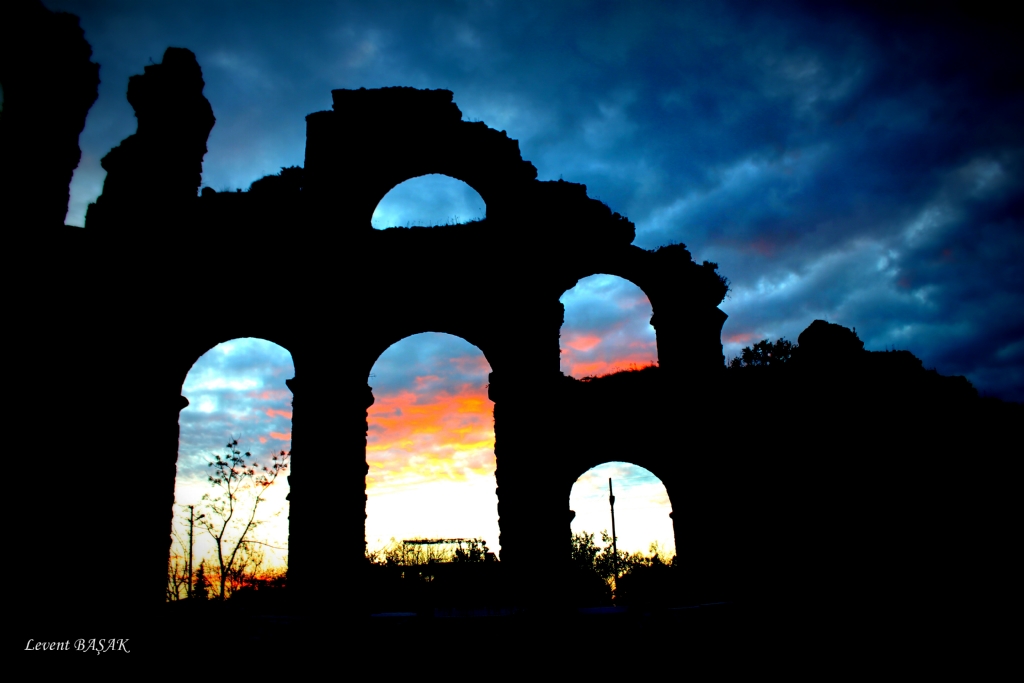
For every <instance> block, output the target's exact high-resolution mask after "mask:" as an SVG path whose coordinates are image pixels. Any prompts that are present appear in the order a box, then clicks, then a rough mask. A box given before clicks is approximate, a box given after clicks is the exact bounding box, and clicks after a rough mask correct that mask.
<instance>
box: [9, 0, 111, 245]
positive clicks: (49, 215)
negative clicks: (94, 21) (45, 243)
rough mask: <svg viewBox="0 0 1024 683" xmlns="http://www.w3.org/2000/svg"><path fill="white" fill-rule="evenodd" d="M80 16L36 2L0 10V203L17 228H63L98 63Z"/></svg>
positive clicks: (19, 0)
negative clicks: (0, 92) (0, 91)
mask: <svg viewBox="0 0 1024 683" xmlns="http://www.w3.org/2000/svg"><path fill="white" fill-rule="evenodd" d="M91 57H92V48H91V47H90V46H89V43H88V42H87V41H86V40H85V37H84V32H83V31H82V29H81V28H79V25H78V17H76V16H74V15H73V14H66V13H64V12H51V11H49V10H47V9H46V8H45V7H43V5H42V3H41V2H39V1H38V0H33V1H31V2H27V1H25V0H11V1H9V2H4V3H3V4H2V5H0V86H2V87H3V111H2V112H0V174H2V175H0V205H2V206H3V207H4V208H3V211H4V214H5V215H6V216H7V217H8V220H9V221H11V222H9V223H7V224H6V225H5V229H8V230H10V229H13V228H15V227H16V225H19V224H30V223H32V224H39V225H48V226H61V225H64V218H65V216H66V215H67V211H68V200H69V198H70V189H69V186H70V184H71V176H72V174H73V173H74V171H75V168H76V167H77V166H78V162H79V161H80V160H81V158H82V150H81V149H80V148H79V146H78V136H79V134H81V132H82V129H83V128H85V117H86V114H88V112H89V108H90V107H92V104H93V102H95V101H96V95H97V88H98V87H99V83H100V78H99V69H100V65H99V64H96V63H95V62H93V61H91V59H90V58H91Z"/></svg>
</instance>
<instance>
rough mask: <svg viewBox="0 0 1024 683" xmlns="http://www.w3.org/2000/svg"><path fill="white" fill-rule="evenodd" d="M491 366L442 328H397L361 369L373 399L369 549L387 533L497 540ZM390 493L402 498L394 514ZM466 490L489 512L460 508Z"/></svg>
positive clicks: (382, 541)
mask: <svg viewBox="0 0 1024 683" xmlns="http://www.w3.org/2000/svg"><path fill="white" fill-rule="evenodd" d="M439 360H440V361H442V362H441V363H440V364H439V362H438V361H439ZM490 372H491V366H490V363H489V362H488V361H487V359H486V357H485V356H484V354H483V352H482V350H481V349H479V348H478V347H475V346H474V345H473V344H471V343H470V342H468V341H466V340H465V339H463V338H461V337H457V336H456V335H451V334H446V333H420V334H414V335H409V336H406V337H403V338H402V339H401V340H399V341H398V342H395V343H394V344H392V345H390V346H389V347H388V348H387V349H385V350H384V351H383V352H382V353H381V354H380V355H379V356H378V357H377V360H376V361H375V362H374V364H373V367H372V372H371V377H370V378H369V384H370V385H371V387H372V391H373V394H374V403H373V405H371V406H370V408H369V409H368V410H367V430H368V432H367V445H366V462H367V466H368V470H367V476H366V492H367V503H366V520H367V521H366V540H367V543H368V546H369V549H370V550H371V551H375V550H377V549H379V548H380V547H381V546H382V545H384V544H387V542H388V541H389V539H390V538H392V537H394V538H396V539H397V540H401V539H402V538H403V537H405V538H412V537H416V536H421V537H423V536H429V537H435V538H436V537H449V538H450V537H467V536H482V537H483V538H485V540H486V541H487V543H488V545H489V546H490V548H491V549H492V550H497V547H498V543H499V537H498V509H497V497H496V495H495V492H494V490H495V483H494V471H495V467H496V461H495V457H494V429H493V404H492V403H491V401H490V400H489V399H488V397H487V389H486V383H487V378H488V375H489V373H490ZM467 486H468V487H469V488H467ZM397 496H402V497H403V498H405V500H404V501H403V507H404V508H406V510H405V511H404V513H403V514H401V515H394V514H392V513H391V512H390V511H389V510H388V509H387V508H388V506H389V505H393V504H394V502H395V499H396V497H397ZM467 496H468V498H469V500H470V501H471V504H472V505H474V506H475V507H474V509H480V508H479V507H477V506H483V510H486V509H487V507H488V506H493V507H492V510H493V514H487V513H486V512H481V513H478V514H474V515H466V514H465V505H464V503H466V500H467ZM410 497H411V500H409V498H410ZM451 503H458V504H459V505H458V506H454V505H451ZM409 507H414V508H415V509H416V513H415V514H414V515H410V514H409V513H408V508H409ZM385 529H391V530H390V531H386V530H385Z"/></svg>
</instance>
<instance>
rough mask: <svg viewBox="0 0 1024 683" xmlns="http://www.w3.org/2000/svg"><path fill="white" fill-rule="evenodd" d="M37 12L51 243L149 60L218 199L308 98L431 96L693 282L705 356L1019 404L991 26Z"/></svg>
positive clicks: (1022, 324)
mask: <svg viewBox="0 0 1024 683" xmlns="http://www.w3.org/2000/svg"><path fill="white" fill-rule="evenodd" d="M45 4H46V5H47V6H48V7H49V8H51V9H56V10H66V11H70V12H72V13H75V14H77V15H79V16H80V17H81V25H82V27H83V28H84V30H85V36H86V38H87V39H88V40H89V41H90V42H91V44H92V46H93V54H94V60H95V61H97V62H98V63H99V64H100V79H101V83H100V91H99V98H98V100H97V102H96V104H95V105H94V106H93V108H92V110H91V112H90V114H89V117H88V120H87V123H86V127H85V130H84V132H83V133H82V136H81V145H82V148H83V159H82V163H81V165H80V167H79V169H78V170H77V171H76V173H75V176H74V180H73V183H72V196H71V206H70V208H69V212H68V217H67V222H68V223H69V224H72V225H82V223H83V217H84V212H85V208H86V206H87V204H88V202H89V201H91V200H92V199H94V198H95V197H96V196H97V194H98V193H99V192H100V191H101V187H102V181H103V177H104V172H103V171H102V169H101V168H100V165H99V162H100V159H101V158H102V156H103V155H104V154H106V152H107V151H108V150H109V149H110V148H111V147H113V146H114V145H116V144H117V143H118V142H120V140H122V139H123V138H124V137H126V136H127V135H129V134H131V133H132V132H133V131H134V130H135V123H134V119H133V114H132V110H131V108H130V106H129V105H128V103H127V101H126V99H125V90H126V86H127V81H128V77H129V76H131V75H133V74H137V73H141V71H142V68H143V67H144V66H145V65H146V64H148V63H150V60H153V61H160V59H161V56H162V54H163V51H164V49H165V48H167V47H168V46H177V47H187V48H189V49H191V50H193V51H194V52H195V53H196V55H197V57H198V60H199V63H200V65H201V66H202V69H203V74H204V78H205V81H206V89H205V94H206V96H207V98H208V99H209V100H210V102H211V104H212V106H213V109H214V112H215V115H216V117H217V123H216V125H215V126H214V128H213V131H212V133H211V135H210V139H209V153H208V154H207V156H206V159H205V162H204V167H203V184H204V185H206V186H211V187H213V188H215V189H217V190H223V189H234V188H242V189H245V188H247V187H248V186H249V184H250V183H251V182H252V181H254V180H256V179H257V178H259V177H261V176H263V175H266V174H271V173H274V172H277V171H278V170H279V169H280V168H281V167H282V166H292V165H301V164H302V163H303V150H304V134H305V123H304V116H305V115H306V114H308V113H311V112H314V111H318V110H324V109H328V108H330V105H331V96H330V91H331V89H332V88H359V87H368V88H373V87H382V86H392V85H406V86H414V87H420V88H447V89H450V90H452V91H453V92H454V93H455V101H456V103H457V104H458V105H459V107H460V108H461V110H462V112H463V116H464V118H466V119H467V120H482V121H484V122H486V123H487V124H488V125H490V126H491V127H493V128H495V129H498V130H506V131H507V132H508V134H509V136H510V137H512V138H514V139H516V140H518V141H519V143H520V149H521V150H522V152H523V157H524V158H525V159H527V160H529V161H531V162H533V164H534V165H535V166H536V167H537V169H538V173H539V177H540V179H542V180H553V179H558V178H564V179H566V180H571V181H574V182H581V183H585V184H586V185H587V187H588V190H589V193H590V196H591V197H595V198H598V199H600V200H602V201H604V202H605V203H607V204H608V205H609V206H610V207H611V208H612V209H613V210H615V211H618V212H620V213H622V214H624V215H626V216H628V217H629V218H630V219H631V220H633V221H634V222H635V224H636V226H637V237H636V241H635V244H637V245H639V246H641V247H644V248H655V247H658V246H660V245H665V244H669V243H673V242H682V243H685V244H686V245H688V247H689V248H690V250H691V252H692V253H693V255H694V258H695V259H696V260H697V261H703V260H705V259H706V260H710V261H714V262H716V263H718V264H719V267H720V268H719V269H720V272H721V273H722V274H724V275H725V276H726V277H727V278H728V279H729V282H730V284H731V291H730V294H729V297H728V298H727V299H726V300H725V301H724V302H723V303H722V304H721V306H720V307H721V308H722V310H723V311H725V312H726V313H728V314H729V319H728V320H727V322H726V323H725V327H724V329H723V342H724V343H725V355H726V357H727V358H731V357H732V356H735V355H737V354H738V353H739V351H740V349H741V348H742V347H743V346H745V345H749V344H751V343H753V342H756V341H758V340H760V339H763V338H768V339H772V340H774V339H776V338H779V337H786V338H788V339H791V340H795V339H796V337H797V335H798V334H799V333H800V331H802V330H803V329H804V328H806V327H807V326H808V325H809V324H810V323H811V322H812V321H813V320H815V319H818V318H821V319H825V320H829V321H831V322H835V323H839V324H842V325H846V326H848V327H851V328H853V327H855V328H856V330H857V333H858V334H859V335H860V337H861V338H862V339H863V340H864V342H865V344H866V347H867V348H868V349H871V350H882V349H886V348H898V349H908V350H910V351H912V352H913V353H915V354H916V355H917V356H919V357H920V358H921V359H922V360H923V361H924V364H925V367H928V368H935V369H937V370H938V371H939V372H941V373H943V374H948V375H952V374H963V375H966V376H967V377H968V378H969V379H970V380H971V381H972V382H973V383H974V384H975V386H976V387H977V388H978V389H979V390H980V391H981V392H982V393H983V394H986V395H995V396H999V397H1002V398H1005V399H1009V400H1017V401H1022V400H1024V316H1022V315H1021V313H1020V312H1021V311H1022V310H1024V269H1022V266H1021V263H1022V261H1024V258H1022V257H1024V229H1022V228H1024V225H1022V206H1024V204H1022V201H1021V198H1022V194H1024V193H1022V189H1024V187H1022V183H1024V167H1022V164H1024V153H1022V152H1024V126H1021V125H1020V121H1022V120H1024V51H1022V50H1020V49H1019V37H1018V33H1017V31H1016V29H1015V28H1014V27H1019V24H1015V23H1014V22H1013V21H1011V20H1010V19H1009V17H1006V16H1003V15H1002V14H1001V10H1000V9H999V7H1000V5H997V4H990V3H986V2H975V3H960V5H962V6H963V7H965V8H966V9H963V8H961V9H955V8H952V7H953V6H952V5H951V4H948V3H943V2H934V3H902V2H885V3H874V2H861V3H810V2H789V1H784V0H780V1H779V2H773V3H757V4H755V3H750V2H739V1H736V0H732V1H725V2H719V3H627V2H571V1H567V2H559V3H550V2H545V3H541V2H500V1H492V2H487V1H480V2H374V3H363V2H355V1H353V2H315V1H309V2H303V3H269V2H254V1H251V0H247V1H246V2H218V1H216V0H203V1H202V2H196V1H195V0H176V1H175V2H163V3H161V2H147V3H139V2H131V1H128V0H123V1H109V2H104V1H101V0H47V2H46V3H45ZM823 5H827V7H825V6H823ZM421 198H422V194H421ZM470 204H472V200H469V201H466V202H462V203H459V202H455V203H454V204H452V205H450V206H449V207H448V208H447V209H441V215H442V218H441V220H440V222H445V221H447V220H448V219H449V218H451V217H455V216H458V217H459V219H460V220H462V219H463V218H466V219H468V218H471V217H472V216H469V215H466V216H463V213H462V212H466V213H467V214H469V213H472V212H473V211H474V210H476V209H478V208H479V207H474V206H470ZM411 213H412V214H413V215H415V214H417V213H418V212H417V211H412V212H411ZM399 224H401V223H399Z"/></svg>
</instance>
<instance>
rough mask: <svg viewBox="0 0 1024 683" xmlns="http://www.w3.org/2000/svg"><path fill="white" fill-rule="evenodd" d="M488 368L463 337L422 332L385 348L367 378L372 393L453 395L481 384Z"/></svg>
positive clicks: (483, 359) (475, 348) (473, 347)
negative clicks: (402, 392)
mask: <svg viewBox="0 0 1024 683" xmlns="http://www.w3.org/2000/svg"><path fill="white" fill-rule="evenodd" d="M490 371H491V368H490V365H489V364H488V363H487V360H486V359H485V358H484V354H483V352H482V351H480V349H478V348H477V347H476V346H474V345H472V344H470V343H469V342H468V341H466V340H465V339H462V338H461V337H456V336H454V335H451V334H443V333H440V332H423V333H421V334H414V335H411V336H409V337H406V338H405V339H403V340H401V341H399V342H396V343H395V344H392V345H391V346H390V347H388V348H387V349H386V350H385V351H384V353H382V354H381V355H380V357H379V358H377V362H375V363H374V364H373V368H372V369H371V370H370V377H369V379H368V380H367V381H368V383H369V385H370V386H371V387H373V393H374V395H375V396H385V395H389V394H396V393H399V392H401V391H410V390H411V391H415V392H416V393H417V394H420V395H422V396H434V395H437V394H447V395H450V396H455V395H457V394H459V393H461V392H462V390H463V387H465V386H467V385H469V386H470V387H472V388H473V389H481V388H482V387H484V386H485V385H486V384H487V375H488V373H489V372H490Z"/></svg>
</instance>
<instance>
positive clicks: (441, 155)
mask: <svg viewBox="0 0 1024 683" xmlns="http://www.w3.org/2000/svg"><path fill="white" fill-rule="evenodd" d="M331 94H332V96H333V98H334V106H333V110H332V111H324V112H317V113H315V114H310V115H309V116H307V117H306V162H305V167H304V168H305V184H304V186H303V191H304V192H308V193H309V195H310V197H311V198H313V199H314V201H323V202H326V204H327V205H329V204H332V203H339V201H340V204H342V205H345V206H349V207H351V214H350V215H351V217H352V218H353V219H354V220H355V221H356V222H357V223H359V222H362V221H365V224H366V225H369V223H370V220H371V217H372V215H373V210H374V209H375V208H376V206H377V205H378V204H379V203H380V200H381V199H382V198H383V197H384V195H386V194H387V193H388V192H389V191H390V190H391V188H393V187H395V186H396V185H398V184H399V183H402V182H404V181H406V180H409V179H410V178H415V177H418V176H422V175H426V174H430V173H440V174H443V175H446V176H450V177H452V178H456V179H458V180H461V181H462V182H464V183H466V184H467V185H469V186H470V187H472V188H473V189H474V190H476V191H477V192H478V193H479V194H480V196H481V197H482V198H483V199H484V201H485V202H486V204H487V209H488V213H490V212H491V211H493V210H495V209H497V210H498V211H499V212H501V211H502V210H503V209H506V208H509V209H510V208H512V207H514V206H515V204H516V201H515V199H516V197H518V196H520V195H521V194H522V192H523V188H524V187H525V185H526V184H527V183H529V182H530V181H533V180H536V178H537V169H536V168H535V167H534V166H533V164H531V163H530V162H528V161H524V160H523V158H522V155H521V154H520V151H519V143H518V142H517V141H516V140H512V139H511V138H509V137H508V135H507V134H506V133H505V132H504V131H496V130H494V129H492V128H489V127H487V125H486V124H484V123H481V122H469V121H463V120H462V112H461V111H459V108H458V107H457V106H456V105H455V103H454V101H453V95H452V92H451V91H450V90H416V89H414V88H404V87H397V88H380V89H375V90H366V89H359V90H332V91H331ZM367 140H372V141H373V144H372V145H371V144H367ZM352 168H358V169H360V173H358V174H352V173H350V172H349V169H352ZM317 198H319V199H317Z"/></svg>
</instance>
